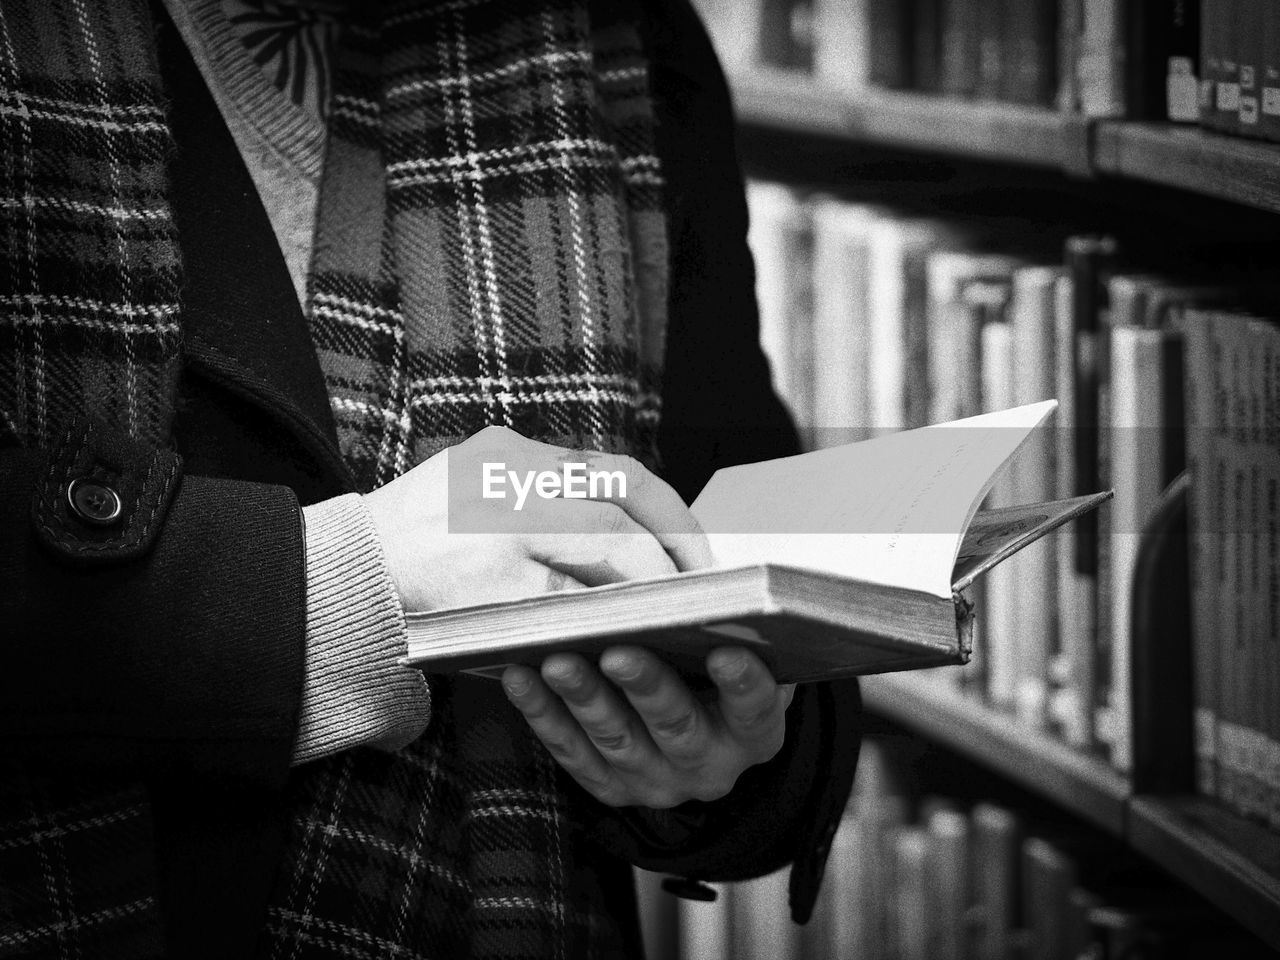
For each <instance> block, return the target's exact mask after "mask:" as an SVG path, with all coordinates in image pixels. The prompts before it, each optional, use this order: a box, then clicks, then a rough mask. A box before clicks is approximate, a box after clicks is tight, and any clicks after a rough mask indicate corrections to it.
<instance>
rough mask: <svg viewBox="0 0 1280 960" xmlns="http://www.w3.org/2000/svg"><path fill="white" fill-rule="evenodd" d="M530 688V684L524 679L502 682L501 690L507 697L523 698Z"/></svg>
mask: <svg viewBox="0 0 1280 960" xmlns="http://www.w3.org/2000/svg"><path fill="white" fill-rule="evenodd" d="M530 686H532V684H530V683H529V681H528V680H526V679H525V678H524V677H521V678H519V679H517V680H503V681H502V689H503V690H505V691H506V692H507V696H508V697H523V696H524V695H525V694H526V693H528V692H529V687H530Z"/></svg>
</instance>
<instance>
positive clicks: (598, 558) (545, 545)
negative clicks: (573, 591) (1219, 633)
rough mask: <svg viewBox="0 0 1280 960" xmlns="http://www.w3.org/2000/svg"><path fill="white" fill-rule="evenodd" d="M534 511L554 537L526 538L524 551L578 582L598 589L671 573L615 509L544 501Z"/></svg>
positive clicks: (648, 538)
mask: <svg viewBox="0 0 1280 960" xmlns="http://www.w3.org/2000/svg"><path fill="white" fill-rule="evenodd" d="M539 510H540V512H541V517H540V523H541V524H542V525H543V527H544V530H546V531H557V532H539V533H532V534H530V535H528V536H527V537H526V538H525V549H526V551H527V552H528V554H529V556H531V557H532V558H533V559H535V560H537V561H538V562H539V563H542V564H545V565H547V566H550V567H555V568H556V569H557V570H563V571H564V572H565V573H566V574H568V575H569V576H571V577H573V578H574V579H576V580H579V581H581V582H582V583H585V584H588V585H590V586H598V585H599V584H602V583H618V582H621V581H623V580H642V579H647V578H649V577H662V576H666V575H668V574H672V573H675V572H676V566H675V562H674V561H673V560H672V559H671V556H670V555H669V554H668V553H667V551H666V550H665V548H664V547H663V546H662V544H661V543H660V542H659V541H658V540H657V539H656V538H655V537H654V536H653V534H651V533H649V531H647V530H646V529H645V528H644V527H642V526H640V524H638V523H636V521H635V520H633V519H632V518H631V517H630V516H629V515H628V514H627V512H626V511H625V510H623V509H622V508H621V507H618V506H617V505H615V504H612V503H601V502H598V501H594V500H548V501H545V502H544V503H543V504H541V505H540V506H539ZM558 531H569V532H558Z"/></svg>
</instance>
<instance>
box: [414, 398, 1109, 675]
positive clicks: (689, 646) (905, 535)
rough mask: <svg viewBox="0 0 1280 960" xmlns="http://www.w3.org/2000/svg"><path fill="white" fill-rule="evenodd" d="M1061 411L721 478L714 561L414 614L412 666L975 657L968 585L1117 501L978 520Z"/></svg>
mask: <svg viewBox="0 0 1280 960" xmlns="http://www.w3.org/2000/svg"><path fill="white" fill-rule="evenodd" d="M1053 408H1054V402H1053V401H1043V402H1041V403H1036V404H1030V405H1027V406H1023V407H1018V408H1015V409H1012V410H1006V411H1002V412H999V413H994V414H988V415H984V416H979V417H973V418H969V419H967V420H962V421H956V422H953V423H950V424H942V425H938V426H932V427H926V428H922V429H918V430H910V431H905V432H902V433H897V434H890V435H886V436H882V437H878V438H875V439H872V440H867V441H863V442H862V443H855V444H848V445H845V446H843V447H834V448H830V449H825V450H819V451H814V452H812V453H808V454H801V455H798V456H794V457H785V458H782V459H779V460H770V461H765V462H762V463H756V464H748V465H744V466H738V467H730V468H726V469H722V470H719V471H717V472H716V474H715V475H714V476H713V477H712V478H711V480H710V481H709V482H708V484H707V486H706V487H705V488H704V489H703V491H702V493H701V494H699V496H698V498H697V500H696V501H695V502H694V504H693V507H692V512H693V515H694V516H695V517H696V518H697V519H698V521H699V523H700V524H701V525H702V528H703V529H704V530H705V531H706V532H707V537H708V540H709V541H710V545H711V550H712V553H713V554H714V556H715V559H716V566H715V567H713V568H711V569H707V570H698V571H688V572H684V573H677V574H671V575H668V576H664V577H657V578H653V579H647V580H632V581H625V582H621V583H614V584H608V585H605V586H599V587H592V588H580V589H572V590H564V591H560V592H553V593H544V594H539V595H536V596H531V597H525V598H520V599H514V600H508V601H503V602H498V603H488V604H482V605H477V606H469V607H456V608H451V609H447V610H438V611H432V612H428V613H413V614H409V615H408V616H407V617H406V622H407V625H408V632H409V640H408V655H407V658H406V662H408V663H410V664H412V665H415V666H419V667H421V668H422V669H424V670H427V671H429V672H454V671H459V670H469V671H473V672H479V673H483V674H486V675H492V674H494V672H495V671H496V670H497V669H500V667H501V666H503V665H505V664H508V663H514V662H519V663H530V664H537V663H540V662H541V660H542V659H543V658H544V657H546V656H547V655H548V654H550V653H552V652H555V651H561V650H574V651H580V652H599V651H601V650H603V649H605V648H606V647H608V646H611V645H614V644H618V643H624V642H625V643H635V644H640V645H644V646H648V647H652V648H654V649H656V650H660V651H662V652H663V653H665V654H666V655H667V656H668V657H670V658H671V659H672V661H673V662H674V663H675V665H676V666H677V667H680V668H683V669H685V670H686V671H687V672H689V673H691V674H692V673H698V672H701V663H702V660H703V658H704V657H705V655H706V653H707V652H708V651H709V650H710V649H712V648H713V647H715V646H720V645H724V644H726V643H734V644H741V645H744V646H747V647H749V648H752V649H754V650H756V651H757V652H758V653H759V655H760V656H761V658H762V659H763V660H764V661H765V662H766V663H768V664H769V665H770V667H771V668H772V669H773V672H774V674H775V676H776V677H777V678H778V679H779V680H782V681H799V680H814V679H821V678H828V677H836V676H851V675H858V674H866V673H881V672H886V671H895V670H907V669H914V668H918V667H926V666H938V665H942V664H948V663H964V662H966V661H967V660H968V658H969V655H970V651H971V639H970V625H971V623H972V617H973V609H972V604H971V602H970V601H969V599H968V597H967V596H966V590H967V588H968V587H969V586H970V585H971V584H972V583H973V582H974V581H975V580H977V579H978V578H979V577H981V576H983V575H984V574H987V573H988V571H990V570H991V569H992V568H994V567H996V566H997V565H998V564H1000V563H1001V562H1002V561H1004V560H1006V559H1007V558H1008V557H1010V556H1012V555H1013V554H1015V553H1016V552H1018V551H1019V550H1021V549H1022V548H1023V547H1025V546H1027V545H1029V544H1031V543H1033V542H1035V541H1036V540H1038V539H1039V538H1040V537H1042V536H1044V535H1046V534H1047V533H1049V532H1051V531H1052V530H1055V529H1057V528H1058V527H1059V526H1061V525H1062V524H1064V523H1066V522H1068V521H1070V520H1072V519H1074V518H1076V517H1078V516H1081V515H1082V514H1084V513H1087V512H1088V511H1089V510H1091V509H1093V508H1095V507H1096V506H1097V505H1098V504H1099V503H1101V502H1102V501H1103V500H1105V499H1106V497H1107V496H1108V494H1106V493H1100V494H1095V495H1092V496H1085V497H1078V498H1075V499H1072V500H1067V501H1059V502H1053V503H1038V504H1024V505H1019V506H1006V507H1005V508H1004V509H1001V510H990V511H982V512H979V510H978V507H979V504H980V502H981V501H982V498H983V497H984V496H985V495H986V493H987V491H988V490H989V489H990V488H991V486H992V484H993V483H995V482H996V480H997V478H998V477H999V476H1000V474H1001V473H1002V471H1003V470H1004V469H1005V467H1006V465H1007V464H1008V463H1009V461H1010V460H1012V459H1013V457H1014V455H1015V454H1016V453H1017V451H1018V450H1019V449H1020V448H1021V447H1022V446H1023V445H1024V444H1025V443H1026V441H1027V439H1028V438H1029V437H1030V436H1031V435H1032V433H1033V432H1034V431H1035V429H1036V427H1037V426H1038V425H1039V424H1040V423H1041V421H1043V420H1044V419H1045V417H1047V416H1049V414H1050V413H1051V412H1052V410H1053Z"/></svg>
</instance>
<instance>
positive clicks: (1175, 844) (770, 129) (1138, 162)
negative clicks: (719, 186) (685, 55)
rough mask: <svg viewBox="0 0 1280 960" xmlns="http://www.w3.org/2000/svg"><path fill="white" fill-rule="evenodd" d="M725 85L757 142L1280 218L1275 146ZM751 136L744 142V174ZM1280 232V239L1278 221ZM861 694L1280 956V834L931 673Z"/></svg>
mask: <svg viewBox="0 0 1280 960" xmlns="http://www.w3.org/2000/svg"><path fill="white" fill-rule="evenodd" d="M730 83H731V86H732V89H733V94H734V100H735V105H736V109H737V111H738V119H739V123H740V125H741V126H742V127H743V128H744V132H746V133H748V134H750V133H764V134H766V136H767V138H771V139H769V140H767V141H760V142H768V143H770V144H774V145H776V143H777V142H778V141H779V140H782V141H784V142H785V141H786V140H788V139H790V140H792V141H794V142H795V143H802V142H808V143H812V144H814V145H821V147H822V149H823V150H824V151H827V152H826V153H824V156H826V155H830V150H831V148H832V145H833V144H834V145H835V149H836V150H837V151H839V150H840V149H843V148H848V149H849V153H850V154H856V153H857V152H858V151H859V150H860V149H861V148H865V147H877V148H885V149H889V150H892V151H898V152H901V153H902V155H904V156H912V155H917V154H918V155H920V156H925V157H943V158H954V159H955V160H957V161H965V162H968V161H978V162H983V163H987V164H990V165H991V167H992V170H995V171H998V170H1000V169H1004V170H1008V171H1010V172H1012V171H1015V170H1017V171H1021V170H1033V171H1034V170H1038V171H1045V172H1051V173H1053V174H1067V175H1068V176H1070V177H1074V178H1076V179H1077V180H1078V181H1080V182H1081V183H1082V184H1084V186H1085V189H1090V188H1089V187H1088V181H1097V182H1098V183H1100V184H1101V183H1103V182H1104V181H1105V183H1106V185H1107V187H1108V189H1111V190H1115V189H1120V190H1124V189H1125V187H1126V185H1132V186H1133V187H1134V188H1135V189H1136V188H1137V187H1138V185H1141V186H1142V187H1143V188H1144V189H1149V188H1151V187H1153V186H1154V187H1159V188H1171V193H1170V196H1171V197H1172V198H1173V201H1172V202H1177V197H1179V196H1186V197H1188V198H1189V197H1190V196H1191V195H1195V196H1198V197H1206V198H1214V199H1216V200H1222V201H1229V202H1230V203H1232V204H1235V205H1239V206H1240V208H1241V212H1242V215H1244V214H1246V211H1245V210H1244V208H1249V209H1248V210H1247V215H1248V216H1249V217H1250V218H1251V219H1252V222H1254V223H1257V222H1258V220H1259V218H1260V217H1263V216H1266V215H1269V214H1280V144H1266V143H1262V142H1257V141H1250V140H1245V139H1241V138H1236V137H1229V136H1224V135H1221V134H1218V133H1214V132H1212V131H1207V130H1203V129H1200V128H1196V127H1189V126H1182V125H1175V124H1166V123H1153V122H1138V121H1127V120H1117V119H1095V120H1084V119H1081V118H1078V117H1073V116H1070V115H1066V114H1063V113H1060V112H1058V111H1056V110H1052V109H1049V108H1036V107H1026V106H1014V105H1006V104H999V103H994V102H968V101H957V100H951V99H947V98H943V97H939V96H936V95H932V94H924V93H914V92H903V91H874V90H872V91H867V92H865V93H861V94H858V95H857V96H853V95H850V94H848V93H843V92H840V91H838V90H835V89H832V88H830V87H827V86H824V85H822V84H821V83H818V82H816V81H814V80H813V79H812V78H810V77H808V76H805V75H803V74H798V73H793V72H788V71H785V70H780V69H776V68H767V67H758V66H757V67H751V68H748V69H739V70H736V71H735V72H733V73H732V74H731V76H730ZM755 142H757V141H755V140H753V139H752V137H750V136H746V137H744V139H743V145H744V161H745V162H746V163H747V165H748V167H750V165H751V162H752V156H751V148H752V144H753V143H755ZM766 167H767V163H766ZM776 174H777V169H776V163H775V164H774V170H773V175H776ZM997 176H998V174H997ZM1175 191H1176V192H1175ZM1179 192H1180V193H1179ZM1275 233H1276V236H1280V220H1278V221H1277V222H1276V228H1275ZM864 696H865V702H866V705H867V708H868V709H869V710H870V711H871V712H872V713H874V714H877V715H879V716H882V717H885V718H887V719H888V720H890V721H892V722H893V723H895V724H897V725H899V726H901V727H902V728H904V729H906V730H909V731H911V732H912V733H914V734H916V735H918V736H920V737H922V738H924V739H925V740H927V741H930V742H934V743H938V744H940V745H942V746H944V747H946V748H947V749H949V750H952V751H954V752H955V753H958V754H960V755H961V756H963V757H964V758H965V759H966V761H971V762H972V763H973V764H974V765H975V767H976V768H977V769H984V768H985V769H988V770H991V771H993V772H994V773H997V774H999V775H1001V776H1003V777H1005V778H1007V779H1009V780H1011V781H1014V782H1015V783H1017V784H1019V785H1021V786H1022V787H1024V788H1026V789H1028V790H1030V791H1032V792H1034V793H1035V794H1037V795H1039V796H1041V797H1043V798H1044V799H1046V800H1048V801H1050V802H1052V803H1055V804H1058V805H1060V806H1061V807H1062V808H1063V809H1064V810H1065V811H1066V812H1067V813H1068V814H1070V815H1072V816H1075V817H1078V818H1080V819H1081V820H1084V821H1087V822H1089V823H1090V824H1092V825H1093V826H1095V827H1098V828H1101V829H1102V830H1103V831H1105V832H1106V833H1108V834H1110V835H1111V836H1113V837H1115V838H1117V839H1118V840H1119V841H1120V842H1121V843H1123V844H1124V845H1125V846H1126V847H1128V848H1129V849H1131V850H1133V851H1135V852H1137V853H1138V854H1141V855H1142V856H1144V857H1146V858H1147V859H1148V860H1150V861H1152V862H1154V863H1156V864H1158V865H1159V866H1160V867H1162V868H1163V869H1164V870H1166V871H1167V872H1168V873H1169V874H1171V875H1172V876H1174V877H1175V878H1177V879H1178V880H1179V881H1181V882H1182V883H1183V884H1185V885H1186V886H1187V887H1189V888H1191V889H1193V890H1195V891H1197V892H1198V893H1199V894H1201V895H1202V896H1203V897H1204V898H1205V899H1206V900H1208V901H1210V902H1212V903H1213V904H1215V905H1216V906H1217V907H1218V908H1220V909H1221V910H1222V911H1223V912H1224V913H1225V914H1227V915H1228V916H1230V917H1232V918H1233V919H1234V920H1235V921H1236V922H1238V923H1239V924H1240V925H1241V926H1242V927H1244V928H1246V929H1248V930H1249V931H1251V932H1252V933H1254V934H1255V935H1256V936H1258V937H1259V938H1260V939H1261V940H1262V941H1263V942H1265V943H1266V944H1267V945H1268V946H1269V947H1271V948H1273V949H1276V950H1280V835H1278V834H1276V833H1275V832H1273V831H1271V830H1269V829H1267V828H1266V827H1264V826H1261V825H1258V824H1256V823H1254V822H1252V821H1250V820H1247V819H1245V818H1244V817H1242V816H1239V815H1237V814H1235V813H1234V812H1232V811H1231V810H1228V809H1226V808H1225V807H1223V806H1221V805H1220V804H1218V803H1216V802H1215V801H1213V800H1209V799H1205V798H1202V797H1198V796H1195V795H1193V792H1192V786H1191V785H1190V784H1179V783H1172V784H1162V783H1155V782H1148V781H1147V780H1145V779H1144V776H1143V775H1142V774H1139V775H1138V777H1137V782H1136V783H1135V780H1134V778H1132V777H1130V776H1127V775H1124V774H1122V773H1120V772H1118V771H1116V770H1114V769H1113V768H1112V767H1111V766H1110V765H1109V764H1108V763H1107V762H1106V761H1105V760H1104V759H1102V758H1100V757H1095V756H1092V755H1088V754H1085V753H1082V752H1078V751H1076V750H1074V749H1072V748H1071V747H1069V746H1067V745H1065V744H1064V743H1063V742H1061V741H1060V740H1058V739H1056V738H1054V737H1053V736H1052V735H1050V734H1048V733H1041V732H1039V731H1037V730H1034V729H1029V728H1027V727H1025V726H1020V725H1019V724H1018V723H1017V722H1016V721H1015V720H1014V719H1013V718H1012V717H1011V716H1009V715H1007V714H1005V713H1004V712H1001V711H998V710H995V709H992V708H989V707H987V706H984V705H983V704H982V702H981V701H978V700H975V699H974V698H971V697H966V696H963V695H961V694H959V693H957V692H953V690H952V688H948V687H947V686H946V685H945V684H937V683H933V682H931V681H929V680H928V678H923V677H917V676H914V675H912V674H901V675H891V676H882V677H872V678H867V680H866V681H865V684H864ZM1161 749H1164V747H1161ZM1188 749H1189V747H1188Z"/></svg>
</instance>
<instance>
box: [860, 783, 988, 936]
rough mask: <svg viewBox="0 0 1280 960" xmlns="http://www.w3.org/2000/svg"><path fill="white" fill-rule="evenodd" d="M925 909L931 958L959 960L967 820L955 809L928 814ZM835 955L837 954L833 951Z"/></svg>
mask: <svg viewBox="0 0 1280 960" xmlns="http://www.w3.org/2000/svg"><path fill="white" fill-rule="evenodd" d="M927 824H928V831H929V863H928V872H927V875H926V877H927V881H928V885H927V887H926V891H925V892H926V895H927V896H926V909H927V911H928V915H929V917H930V919H931V924H932V927H933V936H932V937H931V938H930V941H929V945H928V952H927V955H928V956H929V957H930V958H932V960H963V958H964V956H965V951H964V938H963V931H964V929H965V924H966V918H967V911H968V908H969V821H968V818H967V817H965V816H964V814H962V813H960V812H959V811H958V810H955V809H950V808H945V807H944V808H942V809H938V810H935V811H934V812H933V813H932V815H930V816H929V818H928V821H927ZM837 956H840V955H839V954H837Z"/></svg>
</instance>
